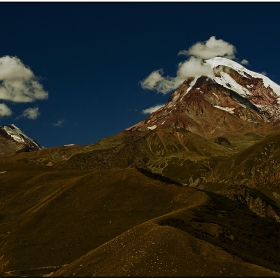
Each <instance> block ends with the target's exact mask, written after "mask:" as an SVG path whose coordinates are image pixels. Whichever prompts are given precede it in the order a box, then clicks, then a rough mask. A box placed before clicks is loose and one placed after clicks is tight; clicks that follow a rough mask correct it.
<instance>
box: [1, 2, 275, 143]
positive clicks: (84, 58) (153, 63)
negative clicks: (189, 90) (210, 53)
mask: <svg viewBox="0 0 280 280" xmlns="http://www.w3.org/2000/svg"><path fill="white" fill-rule="evenodd" d="M0 11H1V24H0V34H1V44H0V57H3V56H6V55H9V56H16V57H18V58H19V59H20V60H21V61H22V62H23V63H24V64H25V65H27V66H29V67H30V69H31V70H32V71H33V73H34V74H35V75H36V76H37V77H40V83H41V84H42V85H43V87H44V90H45V91H47V92H48V93H49V97H48V99H46V100H36V101H34V102H31V103H14V102H12V101H5V100H0V103H5V104H6V105H7V106H8V107H9V108H10V109H11V110H12V112H13V114H12V115H11V116H6V117H1V121H2V124H5V125H8V124H10V123H14V124H15V125H17V126H18V127H20V128H21V129H22V130H23V131H24V132H25V133H26V134H27V135H28V136H29V137H31V138H33V139H35V140H36V141H38V142H39V143H40V144H41V145H43V146H45V147H51V146H59V145H63V144H69V143H76V144H91V143H93V142H96V141H98V140H99V139H100V138H103V137H107V136H109V135H113V134H116V133H118V132H120V131H122V130H124V129H125V128H127V127H129V126H131V125H133V124H135V123H137V122H139V121H141V120H142V119H144V118H145V117H146V116H147V115H144V114H142V110H143V109H146V108H149V107H151V106H154V105H156V104H160V103H165V102H166V101H167V100H168V97H169V96H170V94H171V93H172V92H171V93H170V94H167V95H162V94H160V93H156V92H154V91H148V90H144V89H142V88H141V86H140V84H139V82H140V81H141V80H143V79H144V78H145V77H147V76H148V75H149V74H150V73H151V72H152V71H154V70H157V69H160V68H162V69H163V70H164V74H165V75H170V76H174V75H175V74H176V70H177V65H178V63H179V62H180V61H184V60H185V59H186V58H185V57H182V56H177V54H178V52H179V51H180V50H184V49H188V48H189V47H191V46H192V45H193V44H195V43H197V42H198V41H201V42H203V41H206V40H208V39H209V38H210V37H211V36H216V38H217V39H223V40H224V41H227V42H229V43H230V44H232V45H234V46H235V48H236V50H237V53H236V55H235V56H236V58H237V59H240V60H241V59H246V60H248V61H249V65H247V66H246V67H247V68H248V69H250V70H253V71H257V72H263V71H265V72H266V73H267V76H268V77H269V78H271V79H272V80H274V81H275V82H276V83H280V67H279V65H280V57H279V55H278V54H279V52H280V51H279V50H280V48H279V46H280V36H279V35H280V32H279V26H280V25H279V14H280V3H267V4H266V3H219V2H217V3H201V2H196V3H187V2H185V3H184V2H183V3H182V2H178V3H145V2H142V3H141V2H139V3H133V2H132V3H125V2H123V3H114V2H112V3H106V2H104V3H102V2H100V3H88V2H86V3H71V2H70V3H51V2H49V3H32V2H31V3H20V2H19V3H0ZM28 107H32V108H33V107H38V108H39V111H40V115H39V116H38V117H37V118H36V119H34V120H32V119H28V118H24V117H21V118H18V116H20V115H21V114H22V112H23V110H25V109H26V108H28ZM58 121H61V126H55V125H54V124H57V123H58ZM2 124H1V125H2Z"/></svg>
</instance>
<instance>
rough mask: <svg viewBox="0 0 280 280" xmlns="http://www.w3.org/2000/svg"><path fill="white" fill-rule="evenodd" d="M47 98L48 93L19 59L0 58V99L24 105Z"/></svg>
mask: <svg viewBox="0 0 280 280" xmlns="http://www.w3.org/2000/svg"><path fill="white" fill-rule="evenodd" d="M47 98H48V92H46V91H45V90H44V89H43V86H42V85H41V84H40V83H39V82H38V78H37V77H36V76H35V75H34V73H33V72H32V71H31V70H30V68H29V67H27V66H25V65H24V64H23V63H22V61H21V60H20V59H19V58H17V57H11V56H3V57H0V99H3V100H8V101H12V102H22V103H25V102H33V101H35V100H39V99H47Z"/></svg>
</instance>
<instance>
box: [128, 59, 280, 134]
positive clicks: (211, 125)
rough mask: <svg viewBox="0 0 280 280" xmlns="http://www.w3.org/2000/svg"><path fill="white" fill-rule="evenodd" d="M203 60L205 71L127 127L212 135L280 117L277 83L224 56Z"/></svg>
mask: <svg viewBox="0 0 280 280" xmlns="http://www.w3.org/2000/svg"><path fill="white" fill-rule="evenodd" d="M203 63H204V64H205V66H207V65H208V66H210V67H209V74H208V75H207V76H199V77H194V78H189V79H187V80H185V81H184V82H183V84H182V85H181V86H180V87H179V88H178V89H177V90H176V91H175V92H174V93H173V94H172V95H171V96H170V98H169V101H168V102H167V103H166V105H165V106H163V107H161V108H160V109H158V110H157V111H155V112H153V113H152V114H151V115H150V116H149V117H148V118H147V119H145V120H144V121H142V122H140V123H138V124H136V125H134V126H132V127H130V128H128V129H127V130H129V131H133V130H140V131H149V130H150V131H151V130H157V129H158V128H159V127H166V126H172V127H174V128H175V127H177V128H184V129H186V130H189V131H192V132H195V133H198V134H200V135H202V136H206V137H212V136H214V135H222V134H223V133H224V132H225V131H227V132H229V133H235V132H234V131H235V129H236V130H238V129H240V128H241V130H244V131H245V130H246V129H247V130H248V129H250V130H255V129H259V127H263V126H266V127H267V125H268V124H269V126H270V128H266V129H271V127H275V126H277V125H278V124H279V123H280V86H279V85H278V84H276V83H274V82H273V81H271V80H270V79H269V78H268V77H266V76H264V75H262V74H259V73H256V72H253V71H250V70H248V69H247V68H245V67H244V66H242V65H240V64H239V63H237V62H235V61H232V60H230V59H227V58H222V57H215V58H211V59H208V60H205V61H204V62H203ZM262 129H264V128H262Z"/></svg>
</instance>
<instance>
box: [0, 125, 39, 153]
mask: <svg viewBox="0 0 280 280" xmlns="http://www.w3.org/2000/svg"><path fill="white" fill-rule="evenodd" d="M40 149H41V146H40V145H39V144H38V143H37V142H36V141H35V140H33V139H31V138H29V137H28V136H27V135H26V134H25V133H24V132H23V131H22V130H20V129H19V128H18V127H17V126H15V125H14V124H11V125H8V126H6V125H4V126H1V127H0V155H11V154H15V153H19V152H30V151H36V150H40Z"/></svg>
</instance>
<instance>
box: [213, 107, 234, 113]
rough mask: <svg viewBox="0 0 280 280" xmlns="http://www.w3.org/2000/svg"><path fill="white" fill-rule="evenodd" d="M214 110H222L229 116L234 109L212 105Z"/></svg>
mask: <svg viewBox="0 0 280 280" xmlns="http://www.w3.org/2000/svg"><path fill="white" fill-rule="evenodd" d="M214 107H215V108H218V109H221V110H224V111H226V112H229V113H231V114H233V113H234V109H235V108H230V107H221V106H218V105H214Z"/></svg>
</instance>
